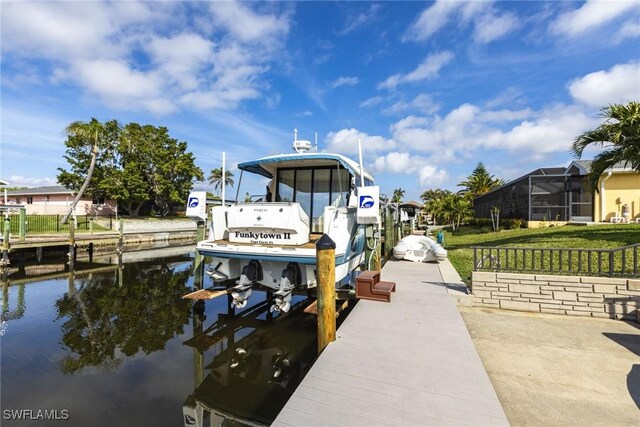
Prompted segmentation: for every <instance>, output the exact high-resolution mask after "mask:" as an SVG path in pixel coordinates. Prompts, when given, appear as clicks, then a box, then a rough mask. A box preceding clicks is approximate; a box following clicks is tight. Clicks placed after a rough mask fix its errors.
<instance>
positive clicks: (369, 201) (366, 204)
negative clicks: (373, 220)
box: [360, 196, 375, 209]
mask: <svg viewBox="0 0 640 427" xmlns="http://www.w3.org/2000/svg"><path fill="white" fill-rule="evenodd" d="M374 203H375V201H374V200H373V197H371V196H360V208H364V209H366V208H371V207H373V204H374Z"/></svg>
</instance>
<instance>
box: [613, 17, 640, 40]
mask: <svg viewBox="0 0 640 427" xmlns="http://www.w3.org/2000/svg"><path fill="white" fill-rule="evenodd" d="M637 37H640V22H637V21H635V22H634V21H628V22H625V23H624V25H623V26H622V28H620V30H619V31H618V32H617V33H616V35H615V37H614V40H615V42H617V43H620V42H621V41H623V40H625V39H632V38H637Z"/></svg>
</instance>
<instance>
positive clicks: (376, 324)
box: [273, 260, 508, 426]
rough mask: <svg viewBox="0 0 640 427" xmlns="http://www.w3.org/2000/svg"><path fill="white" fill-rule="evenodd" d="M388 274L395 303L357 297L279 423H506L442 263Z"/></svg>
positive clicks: (404, 266)
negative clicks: (446, 282)
mask: <svg viewBox="0 0 640 427" xmlns="http://www.w3.org/2000/svg"><path fill="white" fill-rule="evenodd" d="M382 279H383V280H390V281H395V282H396V284H397V292H396V293H395V294H393V295H392V300H391V303H381V302H373V301H365V300H362V301H360V302H359V303H358V305H357V306H356V307H355V308H354V310H353V311H352V312H351V314H350V315H349V316H348V318H347V319H346V320H345V321H344V323H343V324H342V326H341V327H340V329H338V331H337V336H338V337H337V340H336V341H335V342H333V343H331V344H330V345H329V346H328V347H327V348H326V349H325V350H324V352H323V353H322V355H321V356H320V357H319V358H318V360H317V361H316V363H315V364H314V365H313V367H312V368H311V370H310V371H309V373H308V374H307V376H306V377H305V378H304V380H303V381H302V383H301V384H300V385H299V386H298V388H297V390H296V391H295V393H294V395H293V396H292V397H291V399H290V400H289V402H288V403H287V405H286V406H285V407H284V408H283V409H282V411H281V412H280V414H279V415H278V417H277V418H276V420H275V421H274V423H273V425H275V426H289V425H291V426H303V425H304V426H313V425H318V426H328V425H340V426H363V425H369V426H378V425H412V426H413V425H439V426H440V425H473V426H476V425H483V426H487V425H508V421H507V418H506V417H505V414H504V411H503V409H502V407H501V406H500V402H499V401H498V398H497V396H496V393H495V391H494V389H493V386H492V385H491V382H490V380H489V377H488V376H487V373H486V371H485V369H484V367H483V365H482V361H481V360H480V357H479V356H478V353H477V352H476V349H475V347H474V344H473V342H472V341H471V337H470V336H469V333H468V332H467V329H466V327H465V325H464V322H463V321H462V317H461V316H460V313H459V312H458V310H457V307H456V305H455V299H454V298H452V297H451V296H450V295H449V294H448V292H447V286H446V285H445V284H444V281H443V279H442V275H441V274H440V269H439V268H438V265H437V264H425V263H411V262H406V261H393V260H392V261H389V262H388V263H387V264H386V265H385V267H384V268H383V270H382Z"/></svg>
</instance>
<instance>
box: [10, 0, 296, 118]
mask: <svg viewBox="0 0 640 427" xmlns="http://www.w3.org/2000/svg"><path fill="white" fill-rule="evenodd" d="M2 7H3V15H2V27H1V28H2V34H1V36H2V40H3V43H2V49H3V55H8V58H10V59H9V60H11V59H13V58H24V59H25V61H24V65H22V67H23V68H26V67H29V66H32V64H31V62H30V61H29V60H30V59H35V60H40V59H42V58H46V59H50V60H51V61H52V62H51V64H50V68H41V69H39V72H40V73H46V72H50V75H49V76H48V78H47V79H42V81H47V80H48V81H49V83H50V84H52V85H56V84H60V83H65V84H75V85H77V86H79V87H81V88H83V89H85V91H86V93H87V94H90V95H92V96H96V95H97V99H99V100H100V101H102V102H103V103H105V104H107V105H109V106H110V107H113V108H117V109H123V110H132V111H140V110H146V111H150V112H152V113H154V114H157V115H161V114H168V113H171V112H174V111H176V110H177V109H178V107H187V108H192V109H210V108H235V107H236V106H237V105H238V104H239V103H241V102H242V101H245V100H248V99H255V98H258V97H265V98H266V99H267V103H270V102H272V101H271V100H272V99H277V94H276V95H270V94H269V92H268V90H265V89H268V85H267V83H266V82H263V81H262V79H263V76H264V73H265V72H266V71H267V70H269V68H270V67H269V64H270V62H271V61H273V60H274V58H275V57H277V56H278V55H280V50H279V48H280V47H281V46H282V41H283V38H284V37H285V36H286V35H287V33H288V31H289V25H290V23H289V21H290V19H289V16H288V14H287V13H277V12H265V11H267V10H269V11H272V10H274V9H276V8H277V7H278V6H271V5H269V6H260V7H258V6H256V8H255V10H254V9H252V8H251V7H250V6H249V5H248V4H246V3H240V2H212V3H205V4H188V3H180V2H110V3H108V2H42V3H32V2H15V3H14V2H11V3H7V4H6V5H5V4H3V6H2ZM192 21H195V23H194V22H192ZM164 24H167V25H171V26H178V25H179V26H181V27H183V28H189V30H187V31H184V32H182V33H180V32H178V33H175V32H169V31H167V26H166V25H164ZM144 54H147V57H144ZM4 60H6V59H5V57H3V61H4ZM12 64H13V65H14V68H15V69H19V67H18V65H19V64H21V63H20V62H17V61H12ZM16 64H18V65H16ZM139 64H142V65H139ZM49 70H52V71H49ZM37 77H38V76H37V75H36V76H31V77H30V79H31V80H32V81H33V80H34V79H36V78H37ZM3 79H4V80H5V81H9V82H11V83H12V84H14V85H17V84H20V80H19V79H10V80H7V78H6V77H3ZM23 80H24V79H23Z"/></svg>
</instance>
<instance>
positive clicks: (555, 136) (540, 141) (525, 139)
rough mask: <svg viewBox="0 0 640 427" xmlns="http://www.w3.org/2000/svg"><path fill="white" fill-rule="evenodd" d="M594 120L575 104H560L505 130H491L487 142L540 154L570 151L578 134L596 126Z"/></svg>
mask: <svg viewBox="0 0 640 427" xmlns="http://www.w3.org/2000/svg"><path fill="white" fill-rule="evenodd" d="M594 124H595V123H594V119H593V118H592V117H590V116H589V115H587V114H586V113H585V112H584V111H582V110H581V109H580V108H578V107H575V106H566V105H557V106H552V107H548V108H546V109H544V110H543V111H541V112H539V113H538V114H537V117H536V118H534V119H532V120H526V121H523V122H522V123H520V124H518V125H517V126H514V127H513V128H512V129H511V130H509V131H506V132H492V133H491V134H489V135H488V136H487V137H486V139H485V141H484V144H485V145H486V146H488V147H499V148H502V149H506V150H508V151H511V152H520V153H522V152H527V153H529V154H530V155H532V156H534V157H535V156H537V157H540V156H542V155H544V154H548V153H556V152H565V153H568V152H569V150H570V148H571V145H572V143H573V141H574V139H575V138H576V136H578V135H580V134H581V133H583V132H584V131H585V130H587V129H589V128H591V127H593V125H594Z"/></svg>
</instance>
